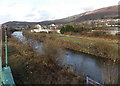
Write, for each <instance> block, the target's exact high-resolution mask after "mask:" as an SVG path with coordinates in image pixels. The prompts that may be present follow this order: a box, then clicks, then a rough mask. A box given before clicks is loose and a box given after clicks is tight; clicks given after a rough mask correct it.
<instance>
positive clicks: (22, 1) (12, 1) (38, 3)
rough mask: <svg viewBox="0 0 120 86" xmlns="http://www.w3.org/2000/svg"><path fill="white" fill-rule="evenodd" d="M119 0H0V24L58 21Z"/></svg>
mask: <svg viewBox="0 0 120 86" xmlns="http://www.w3.org/2000/svg"><path fill="white" fill-rule="evenodd" d="M118 1H119V0H0V24H1V23H4V22H7V21H32V22H36V21H44V20H53V19H60V18H64V17H68V16H72V15H76V14H80V13H83V12H86V11H91V10H94V9H98V8H102V7H107V6H112V5H117V4H118Z"/></svg>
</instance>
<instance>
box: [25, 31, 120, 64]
mask: <svg viewBox="0 0 120 86" xmlns="http://www.w3.org/2000/svg"><path fill="white" fill-rule="evenodd" d="M24 35H25V36H26V37H27V38H31V39H34V40H37V41H40V42H47V40H51V41H52V42H53V41H54V43H56V44H58V45H59V46H60V47H61V48H63V49H70V50H73V51H77V52H83V53H87V54H91V55H95V56H96V57H98V58H107V59H110V60H113V61H114V62H116V61H118V60H119V58H118V53H119V52H118V51H119V50H118V49H119V46H118V45H111V44H107V43H104V42H93V41H86V40H77V39H73V38H69V37H65V36H61V35H58V34H46V33H30V32H24Z"/></svg>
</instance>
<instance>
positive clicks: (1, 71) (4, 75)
mask: <svg viewBox="0 0 120 86" xmlns="http://www.w3.org/2000/svg"><path fill="white" fill-rule="evenodd" d="M2 32H3V31H2V28H1V26H0V86H15V82H14V79H13V76H12V72H11V68H10V66H9V65H8V41H7V40H8V39H7V27H5V28H4V33H5V35H4V36H5V67H2V53H3V52H2V41H3V40H2Z"/></svg>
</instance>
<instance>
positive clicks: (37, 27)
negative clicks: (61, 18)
mask: <svg viewBox="0 0 120 86" xmlns="http://www.w3.org/2000/svg"><path fill="white" fill-rule="evenodd" d="M56 28H57V26H56V25H55V24H51V25H49V26H48V27H47V26H41V25H39V24H37V25H35V29H33V30H31V32H46V33H49V32H56V33H60V30H59V29H56Z"/></svg>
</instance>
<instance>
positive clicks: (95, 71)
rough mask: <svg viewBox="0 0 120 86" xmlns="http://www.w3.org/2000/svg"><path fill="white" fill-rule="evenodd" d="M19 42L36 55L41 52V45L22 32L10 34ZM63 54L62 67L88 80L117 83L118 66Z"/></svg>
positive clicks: (85, 57)
mask: <svg viewBox="0 0 120 86" xmlns="http://www.w3.org/2000/svg"><path fill="white" fill-rule="evenodd" d="M12 35H13V36H14V37H16V38H18V40H19V41H21V42H23V43H25V44H29V45H30V46H32V48H33V50H34V51H36V52H38V53H45V52H43V51H42V48H41V46H42V43H39V42H37V41H35V40H32V39H27V38H25V37H24V36H23V35H22V32H20V31H17V32H14V33H13V34H12ZM62 52H65V55H64V57H62V59H63V60H62V61H61V62H60V63H62V65H65V66H66V67H70V68H73V70H74V71H75V72H76V73H77V74H79V75H88V76H89V77H90V78H92V79H94V80H96V81H98V82H101V83H104V82H105V83H109V82H111V83H118V65H117V64H115V63H113V62H111V61H107V60H103V59H98V58H99V57H95V56H91V55H88V54H83V53H75V52H73V51H70V50H62Z"/></svg>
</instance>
